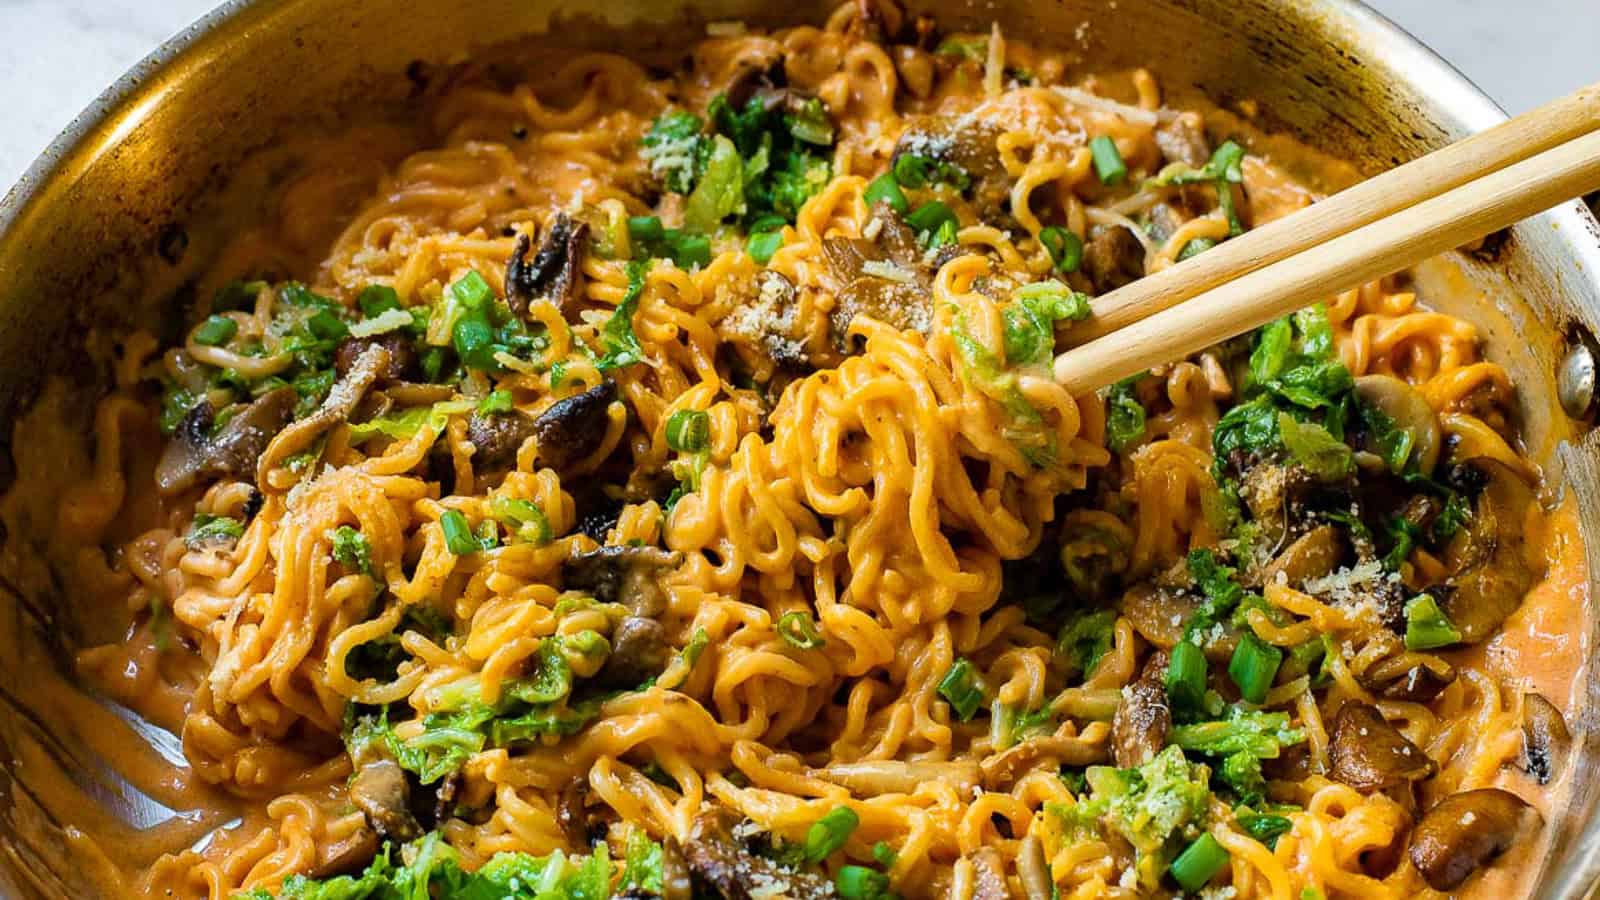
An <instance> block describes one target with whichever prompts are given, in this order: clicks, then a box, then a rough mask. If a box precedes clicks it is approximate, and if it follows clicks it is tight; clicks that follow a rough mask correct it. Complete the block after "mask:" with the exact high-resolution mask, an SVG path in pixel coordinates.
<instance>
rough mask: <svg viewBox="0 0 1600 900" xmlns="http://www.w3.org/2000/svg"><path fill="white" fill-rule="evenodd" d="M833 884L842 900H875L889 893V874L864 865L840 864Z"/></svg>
mask: <svg viewBox="0 0 1600 900" xmlns="http://www.w3.org/2000/svg"><path fill="white" fill-rule="evenodd" d="M833 886H834V889H835V890H837V891H838V892H839V896H840V897H842V898H843V900H876V898H879V897H882V896H884V895H885V894H887V893H889V876H887V875H885V874H883V873H882V872H879V871H878V870H877V869H869V868H867V867H866V866H840V867H839V874H838V875H835V876H834V879H833Z"/></svg>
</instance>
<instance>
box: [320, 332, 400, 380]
mask: <svg viewBox="0 0 1600 900" xmlns="http://www.w3.org/2000/svg"><path fill="white" fill-rule="evenodd" d="M374 345H377V346H381V347H382V348H383V349H385V350H387V351H389V365H388V367H387V368H385V369H384V370H383V371H381V372H379V373H378V380H379V381H406V380H409V379H412V378H414V377H415V376H416V372H417V351H416V348H415V347H413V346H411V341H409V340H407V339H406V337H405V336H404V335H402V334H397V333H395V332H390V333H388V334H380V335H373V336H372V337H349V338H345V339H344V340H343V341H340V342H339V348H338V349H337V350H335V351H334V353H333V370H334V372H335V373H337V374H338V376H339V377H340V378H343V377H345V376H346V375H349V374H350V370H351V369H352V368H354V367H355V364H356V360H358V359H360V358H361V354H362V353H365V352H366V350H367V348H368V347H371V346H374Z"/></svg>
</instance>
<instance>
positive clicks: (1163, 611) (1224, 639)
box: [1117, 583, 1239, 663]
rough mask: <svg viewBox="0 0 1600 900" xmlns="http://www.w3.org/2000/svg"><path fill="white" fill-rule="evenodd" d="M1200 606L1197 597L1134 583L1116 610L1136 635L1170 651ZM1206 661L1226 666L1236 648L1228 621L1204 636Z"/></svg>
mask: <svg viewBox="0 0 1600 900" xmlns="http://www.w3.org/2000/svg"><path fill="white" fill-rule="evenodd" d="M1199 606H1200V598H1199V596H1197V595H1195V594H1192V593H1185V592H1179V591H1176V590H1171V589H1168V588H1161V587H1157V586H1155V585H1153V584H1148V583H1144V584H1136V585H1134V586H1133V587H1131V588H1129V589H1128V590H1127V592H1126V593H1124V594H1123V595H1122V600H1121V602H1120V603H1118V606H1117V608H1118V610H1119V611H1120V612H1121V613H1122V615H1123V617H1124V618H1126V619H1127V620H1128V624H1130V625H1132V626H1133V630H1134V631H1137V632H1139V636H1140V637H1142V638H1144V639H1145V640H1147V641H1149V642H1150V643H1152V644H1154V645H1156V646H1157V647H1160V648H1161V649H1163V650H1171V649H1172V648H1173V647H1175V646H1177V643H1178V642H1179V641H1181V640H1183V632H1184V626H1185V625H1187V624H1188V622H1189V618H1190V617H1191V616H1193V615H1194V612H1195V610H1196V609H1198V608H1199ZM1207 637H1208V638H1209V640H1207V641H1206V643H1205V646H1204V647H1203V648H1202V649H1203V650H1205V654H1206V659H1209V660H1211V661H1212V662H1221V663H1226V662H1227V661H1228V660H1229V659H1230V658H1231V657H1232V656H1233V651H1234V648H1235V647H1237V646H1238V645H1239V631H1238V629H1236V628H1234V627H1233V624H1232V623H1231V622H1220V623H1218V624H1217V628H1216V633H1215V634H1214V635H1207Z"/></svg>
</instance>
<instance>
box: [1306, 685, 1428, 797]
mask: <svg viewBox="0 0 1600 900" xmlns="http://www.w3.org/2000/svg"><path fill="white" fill-rule="evenodd" d="M1328 750H1329V757H1330V761H1331V763H1332V771H1331V772H1329V774H1330V775H1331V776H1332V777H1333V778H1334V779H1335V780H1337V781H1342V782H1344V783H1345V784H1348V785H1350V786H1351V787H1353V788H1355V789H1356V790H1358V791H1362V792H1363V793H1369V794H1370V793H1372V792H1374V791H1383V790H1388V789H1390V788H1395V787H1401V786H1403V785H1409V784H1411V783H1413V782H1417V781H1421V780H1423V779H1425V778H1429V777H1431V776H1432V775H1433V773H1434V772H1436V771H1438V769H1439V767H1438V766H1437V765H1436V764H1435V763H1434V761H1433V760H1432V759H1430V758H1429V757H1428V754H1426V753H1424V752H1422V749H1421V748H1420V747H1418V746H1417V745H1416V744H1413V743H1411V742H1410V741H1408V740H1406V737H1405V735H1403V734H1401V733H1400V732H1399V730H1398V729H1396V728H1395V727H1394V726H1393V725H1390V724H1389V721H1388V720H1387V719H1385V718H1384V717H1383V713H1381V712H1378V708H1377V707H1375V706H1372V705H1370V704H1366V703H1356V702H1354V701H1351V702H1347V703H1345V705H1344V706H1341V707H1339V714H1338V716H1337V717H1336V718H1335V719H1334V723H1333V740H1332V742H1331V744H1330V746H1329V748H1328Z"/></svg>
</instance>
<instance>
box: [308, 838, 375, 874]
mask: <svg viewBox="0 0 1600 900" xmlns="http://www.w3.org/2000/svg"><path fill="white" fill-rule="evenodd" d="M379 843H380V841H379V838H378V833H377V832H376V831H373V830H372V829H371V828H369V827H367V826H362V827H360V828H357V829H356V830H354V831H352V832H350V834H349V835H347V836H345V837H344V838H343V839H341V840H338V841H334V842H333V843H331V844H328V843H319V845H318V847H317V862H316V864H315V865H313V866H312V867H311V869H310V871H308V872H306V876H307V877H309V878H333V877H335V876H338V875H353V874H355V873H357V872H360V871H361V870H362V869H364V868H366V866H367V864H368V863H370V862H372V858H373V857H374V856H376V855H377V854H378V846H379Z"/></svg>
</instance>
